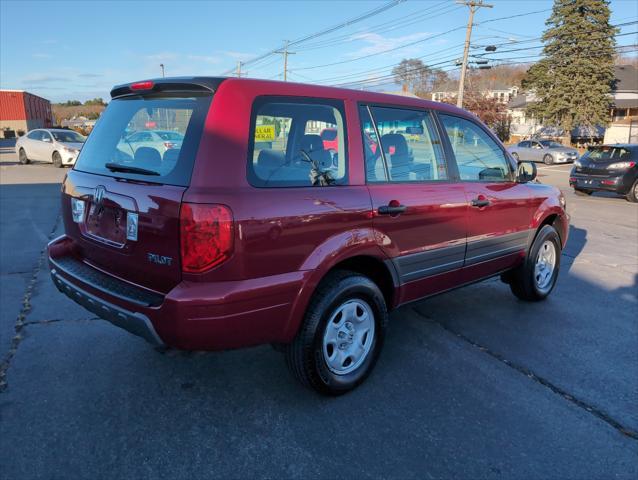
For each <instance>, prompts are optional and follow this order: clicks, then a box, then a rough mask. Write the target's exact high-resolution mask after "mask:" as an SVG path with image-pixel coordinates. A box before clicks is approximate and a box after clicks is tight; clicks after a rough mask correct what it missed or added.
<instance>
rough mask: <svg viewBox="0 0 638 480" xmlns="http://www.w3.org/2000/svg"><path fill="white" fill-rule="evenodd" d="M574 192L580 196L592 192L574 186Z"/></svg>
mask: <svg viewBox="0 0 638 480" xmlns="http://www.w3.org/2000/svg"><path fill="white" fill-rule="evenodd" d="M574 193H575V194H576V195H581V196H585V195H591V194H592V193H594V192H593V191H591V190H582V189H580V188H574Z"/></svg>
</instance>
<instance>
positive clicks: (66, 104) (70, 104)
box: [59, 100, 82, 107]
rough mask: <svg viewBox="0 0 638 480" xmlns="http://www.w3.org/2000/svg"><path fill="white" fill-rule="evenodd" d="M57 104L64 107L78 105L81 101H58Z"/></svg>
mask: <svg viewBox="0 0 638 480" xmlns="http://www.w3.org/2000/svg"><path fill="white" fill-rule="evenodd" d="M59 105H62V106H64V107H79V106H80V105H82V102H80V101H79V100H67V101H66V102H64V103H60V104H59Z"/></svg>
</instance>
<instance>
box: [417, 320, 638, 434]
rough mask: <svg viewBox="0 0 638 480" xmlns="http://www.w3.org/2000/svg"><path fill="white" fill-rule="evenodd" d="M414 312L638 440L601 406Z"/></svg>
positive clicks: (634, 432)
mask: <svg viewBox="0 0 638 480" xmlns="http://www.w3.org/2000/svg"><path fill="white" fill-rule="evenodd" d="M413 311H414V312H416V313H417V314H418V315H419V316H421V317H423V318H426V319H428V320H430V321H432V322H434V323H436V324H437V325H439V326H440V327H441V328H442V329H443V330H445V331H446V332H448V333H451V334H452V335H454V336H455V337H457V338H459V339H460V340H463V341H464V342H466V343H468V344H470V345H471V346H472V347H474V348H477V349H479V350H480V351H481V352H483V353H486V354H487V355H489V356H490V357H492V358H494V359H496V360H498V361H499V362H501V363H503V364H504V365H507V366H508V367H510V368H512V369H514V370H516V371H517V372H518V373H520V374H522V375H525V376H526V377H528V378H529V379H530V380H533V381H534V382H536V383H538V384H540V385H542V386H544V387H546V388H548V389H550V390H551V391H552V392H554V393H555V394H557V395H560V396H561V397H563V398H564V399H565V400H567V401H568V402H570V403H572V404H574V405H576V406H577V407H578V408H580V409H582V410H585V411H586V412H587V413H590V414H591V415H593V416H595V417H597V418H598V419H600V420H602V421H603V422H605V423H607V424H608V425H610V426H611V427H613V428H614V429H616V430H617V431H619V432H620V433H622V434H623V435H625V436H627V437H629V438H631V439H633V440H638V432H636V431H634V430H632V429H630V428H628V427H626V426H625V425H623V424H622V423H620V422H619V421H618V420H616V419H615V418H613V417H611V416H610V415H609V414H607V413H605V412H604V411H603V410H600V409H599V408H596V407H594V406H592V405H590V404H588V403H587V402H585V401H584V400H581V399H579V398H578V397H576V396H574V395H572V394H571V393H569V392H567V391H565V390H564V389H562V388H561V387H559V386H558V385H556V384H554V383H552V382H550V381H549V380H548V379H546V378H544V377H541V376H540V375H537V374H536V373H534V372H533V371H532V370H530V369H528V368H526V367H524V366H522V365H519V364H517V363H516V362H512V361H511V360H508V359H507V358H505V357H504V356H503V355H501V354H500V353H498V352H494V351H493V350H490V349H489V348H488V347H486V346H484V345H481V344H480V343H477V342H475V341H474V340H472V339H471V338H469V337H467V336H465V335H464V334H462V333H461V332H458V331H456V330H454V329H453V328H451V327H450V326H448V325H446V324H444V323H441V322H439V321H437V320H434V319H432V318H430V317H427V316H426V315H424V314H423V313H421V312H419V311H418V310H417V309H413Z"/></svg>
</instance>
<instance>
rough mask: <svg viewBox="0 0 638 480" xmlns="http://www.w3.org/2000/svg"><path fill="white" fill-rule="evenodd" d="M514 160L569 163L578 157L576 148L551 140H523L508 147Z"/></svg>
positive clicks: (550, 163) (547, 163) (548, 163)
mask: <svg viewBox="0 0 638 480" xmlns="http://www.w3.org/2000/svg"><path fill="white" fill-rule="evenodd" d="M508 150H509V151H510V153H511V154H512V157H514V158H515V159H516V160H524V161H529V162H543V163H544V164H545V165H552V164H554V163H570V162H573V161H575V160H577V159H578V150H576V149H575V148H571V147H566V146H564V145H562V144H560V143H558V142H554V141H553V140H525V141H523V142H518V143H517V144H516V145H512V146H510V147H509V148H508Z"/></svg>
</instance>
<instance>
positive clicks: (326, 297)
mask: <svg viewBox="0 0 638 480" xmlns="http://www.w3.org/2000/svg"><path fill="white" fill-rule="evenodd" d="M387 322H388V311H387V307H386V303H385V299H384V297H383V294H382V293H381V291H380V290H379V287H378V286H377V285H376V284H375V283H374V282H373V281H372V280H370V279H369V278H367V277H364V276H362V275H360V274H358V273H355V272H349V271H335V272H333V273H331V274H329V275H328V276H327V277H326V278H325V279H324V280H323V281H322V282H321V284H320V286H319V287H318V288H317V291H316V292H315V294H314V296H313V298H312V300H311V301H310V305H309V306H308V309H307V311H306V315H305V318H304V322H303V324H302V325H301V327H300V329H299V332H297V336H296V337H295V339H294V340H293V342H292V343H291V344H289V345H287V346H286V347H285V356H286V363H287V364H288V367H289V369H290V371H291V372H292V374H293V375H294V376H295V377H296V378H297V379H298V380H299V381H300V382H301V383H303V384H304V385H306V386H308V387H311V388H313V389H315V390H316V391H318V392H319V393H322V394H324V395H341V394H344V393H346V392H348V391H350V390H352V389H353V388H355V387H356V386H357V385H359V384H360V383H361V382H363V381H364V380H365V378H366V377H367V376H368V375H369V374H370V372H371V371H372V369H373V367H374V365H375V363H376V361H377V358H378V356H379V353H380V351H381V347H382V346H383V340H384V337H385V330H386V326H387Z"/></svg>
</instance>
